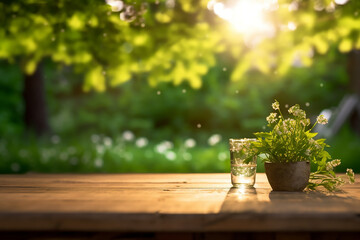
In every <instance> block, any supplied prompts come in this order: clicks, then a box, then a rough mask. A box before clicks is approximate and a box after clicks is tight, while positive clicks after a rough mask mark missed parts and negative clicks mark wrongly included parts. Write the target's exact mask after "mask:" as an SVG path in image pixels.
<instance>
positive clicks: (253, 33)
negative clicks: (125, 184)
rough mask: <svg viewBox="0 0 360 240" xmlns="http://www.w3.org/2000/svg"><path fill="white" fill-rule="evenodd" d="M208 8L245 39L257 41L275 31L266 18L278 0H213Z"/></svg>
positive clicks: (275, 6)
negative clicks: (224, 0) (219, 0)
mask: <svg viewBox="0 0 360 240" xmlns="http://www.w3.org/2000/svg"><path fill="white" fill-rule="evenodd" d="M225 4H226V5H225ZM208 8H209V9H210V10H213V11H214V13H215V14H216V15H218V16H219V17H220V18H222V19H224V20H226V21H228V22H229V23H230V24H231V26H232V27H233V28H234V30H235V31H237V32H239V33H241V34H242V35H243V36H244V38H245V40H251V42H254V41H255V42H257V41H258V40H259V39H262V38H265V37H271V36H273V35H274V33H275V29H274V26H273V24H271V22H270V21H268V20H267V19H266V13H267V12H268V11H272V10H274V9H276V8H277V1H276V0H252V1H249V0H237V1H228V2H226V3H223V2H218V1H216V0H211V1H209V4H208Z"/></svg>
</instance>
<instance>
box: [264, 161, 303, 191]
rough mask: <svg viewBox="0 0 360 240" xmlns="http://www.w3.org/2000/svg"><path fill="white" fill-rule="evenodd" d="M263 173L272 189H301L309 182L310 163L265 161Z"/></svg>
mask: <svg viewBox="0 0 360 240" xmlns="http://www.w3.org/2000/svg"><path fill="white" fill-rule="evenodd" d="M265 173H266V176H267V178H268V180H269V183H270V185H271V187H272V189H273V190H274V191H303V190H304V189H305V187H306V186H307V184H308V182H309V177H310V163H309V162H305V161H304V162H293V163H270V162H265Z"/></svg>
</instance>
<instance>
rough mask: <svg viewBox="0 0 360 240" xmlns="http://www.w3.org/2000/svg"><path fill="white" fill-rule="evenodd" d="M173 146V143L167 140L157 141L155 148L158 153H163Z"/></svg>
mask: <svg viewBox="0 0 360 240" xmlns="http://www.w3.org/2000/svg"><path fill="white" fill-rule="evenodd" d="M173 147H174V144H173V143H172V142H169V141H163V142H161V143H159V144H158V145H157V146H156V147H155V148H156V151H157V152H158V153H165V152H166V151H167V150H169V149H171V148H173Z"/></svg>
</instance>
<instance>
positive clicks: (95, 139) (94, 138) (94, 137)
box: [91, 134, 100, 143]
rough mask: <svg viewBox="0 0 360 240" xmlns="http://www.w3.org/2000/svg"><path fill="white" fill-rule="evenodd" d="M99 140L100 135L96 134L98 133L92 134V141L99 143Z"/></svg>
mask: <svg viewBox="0 0 360 240" xmlns="http://www.w3.org/2000/svg"><path fill="white" fill-rule="evenodd" d="M99 140H100V137H99V135H96V134H93V135H91V141H92V142H93V143H98V142H99Z"/></svg>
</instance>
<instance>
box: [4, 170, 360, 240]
mask: <svg viewBox="0 0 360 240" xmlns="http://www.w3.org/2000/svg"><path fill="white" fill-rule="evenodd" d="M357 177H358V178H359V176H357ZM342 190H343V191H341V192H336V193H328V192H272V191H271V188H270V186H269V184H268V182H267V179H266V176H265V175H264V174H257V181H256V184H255V188H254V189H239V188H238V189H236V188H231V183H230V176H229V174H83V175H81V174H61V175H53V174H26V175H0V239H3V238H1V236H12V237H14V239H17V238H16V237H18V238H19V239H23V238H21V237H20V235H19V234H24V233H27V234H29V233H31V234H33V235H37V238H36V239H45V238H49V234H55V233H56V234H58V235H59V234H60V235H61V234H63V235H61V236H69V235H64V234H65V233H66V234H69V233H72V234H73V235H74V234H75V235H76V236H77V238H75V239H94V234H100V233H101V234H103V235H101V236H102V237H101V238H99V239H212V238H211V237H213V236H220V237H221V239H237V238H238V239H256V236H258V237H259V236H260V238H262V239H264V236H265V235H266V236H267V239H279V236H285V238H284V239H286V238H287V237H286V236H292V237H294V236H297V237H299V236H302V238H298V239H312V238H317V237H319V238H321V239H323V238H322V236H328V237H334V236H337V237H338V238H334V239H360V234H358V233H360V183H356V184H353V185H350V184H346V185H344V186H343V187H342ZM329 232H331V233H329ZM130 233H131V234H132V235H131V236H132V237H133V238H130V237H129V238H126V237H124V236H129V234H130ZM31 234H30V235H31ZM44 234H45V235H44ZM89 234H90V235H89ZM104 234H110V235H106V236H111V237H109V238H106V237H105V235H104ZM114 234H115V235H114ZM116 234H117V235H116ZM124 234H128V235H124ZM199 234H200V235H199ZM219 234H220V235H219ZM234 234H235V235H234ZM264 234H265V235H264ZM279 234H280V235H279ZM284 234H285V235H284ZM289 234H290V235H289ZM326 234H328V235H326ZM30 235H29V236H30ZM33 235H31V236H33ZM70 235H71V234H70ZM73 235H72V236H73ZM39 236H40V238H39ZM41 236H42V237H43V238H41ZM51 236H52V235H51ZM89 236H90V237H91V238H90V237H89ZM96 236H98V235H96ZM114 236H115V237H114ZM169 236H171V237H170V238H169ZM199 236H202V237H199ZM239 236H242V238H240V237H239ZM246 236H247V238H246ZM314 236H315V237H314ZM341 237H342V238H341ZM344 237H345V238H344ZM346 237H348V238H346ZM29 239H32V238H29ZM34 239H35V238H34ZM49 239H50V238H49ZM51 239H53V238H51ZM56 239H58V238H56ZM59 239H62V238H59ZM66 239H67V238H66ZM70 239H72V238H70ZM280 239H281V237H280ZM325 239H327V238H325ZM330 239H331V238H330Z"/></svg>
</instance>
